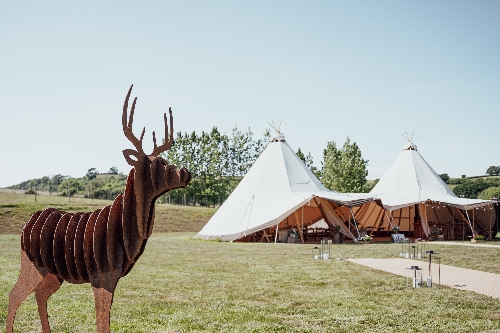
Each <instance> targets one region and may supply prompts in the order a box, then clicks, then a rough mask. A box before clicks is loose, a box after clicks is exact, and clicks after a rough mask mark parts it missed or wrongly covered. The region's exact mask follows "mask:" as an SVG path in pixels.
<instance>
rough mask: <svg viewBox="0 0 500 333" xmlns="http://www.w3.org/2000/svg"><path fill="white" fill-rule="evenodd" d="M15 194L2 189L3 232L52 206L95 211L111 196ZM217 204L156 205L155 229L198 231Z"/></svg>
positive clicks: (13, 230)
mask: <svg viewBox="0 0 500 333" xmlns="http://www.w3.org/2000/svg"><path fill="white" fill-rule="evenodd" d="M36 200H37V201H36V202H35V196H34V195H28V194H14V193H5V192H0V234H12V233H13V234H18V233H20V232H21V229H22V227H23V225H24V224H25V223H26V222H27V221H28V219H29V218H30V216H31V215H32V214H33V213H34V212H36V211H38V210H43V209H45V208H49V207H55V208H58V209H60V210H63V211H66V212H81V211H93V210H95V209H98V208H103V207H104V206H106V205H110V204H111V203H112V202H111V201H110V200H93V201H92V200H91V199H86V198H71V201H70V202H68V198H66V197H60V196H56V195H52V196H49V195H37V196H36ZM215 211H216V209H215V208H205V207H192V206H176V205H167V204H157V205H156V216H155V225H154V231H155V232H178V231H183V232H186V231H189V232H197V231H200V230H201V228H203V226H204V225H205V224H206V223H207V221H208V220H209V219H210V217H212V215H213V214H214V213H215Z"/></svg>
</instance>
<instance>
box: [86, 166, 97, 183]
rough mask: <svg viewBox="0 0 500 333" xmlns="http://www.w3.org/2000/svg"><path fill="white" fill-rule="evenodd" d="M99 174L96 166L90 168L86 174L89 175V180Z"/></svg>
mask: <svg viewBox="0 0 500 333" xmlns="http://www.w3.org/2000/svg"><path fill="white" fill-rule="evenodd" d="M98 174H99V171H97V169H96V168H90V169H89V170H88V171H87V174H86V175H85V177H87V179H88V180H92V179H95V178H96V177H97V175H98Z"/></svg>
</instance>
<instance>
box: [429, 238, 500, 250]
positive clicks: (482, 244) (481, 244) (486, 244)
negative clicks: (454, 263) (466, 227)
mask: <svg viewBox="0 0 500 333" xmlns="http://www.w3.org/2000/svg"><path fill="white" fill-rule="evenodd" d="M427 244H433V245H434V244H436V245H460V246H472V247H494V248H497V249H500V244H499V243H492V242H484V241H483V242H480V241H478V242H476V244H472V243H471V242H470V240H468V241H464V242H460V241H458V242H454V241H446V242H429V243H427Z"/></svg>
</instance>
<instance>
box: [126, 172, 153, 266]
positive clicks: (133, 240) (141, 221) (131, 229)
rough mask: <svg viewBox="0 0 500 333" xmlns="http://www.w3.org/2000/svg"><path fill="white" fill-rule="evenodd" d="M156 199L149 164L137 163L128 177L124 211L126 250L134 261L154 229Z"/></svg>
mask: <svg viewBox="0 0 500 333" xmlns="http://www.w3.org/2000/svg"><path fill="white" fill-rule="evenodd" d="M155 201H156V197H154V194H153V190H152V185H151V174H150V172H149V165H143V164H142V163H141V164H140V165H136V166H135V167H134V168H133V169H132V170H130V173H129V175H128V178H127V185H126V187H125V194H124V196H123V211H122V228H123V238H124V239H123V240H124V246H125V252H126V255H127V257H128V258H129V259H130V260H131V261H132V262H135V260H136V259H137V256H138V255H139V253H140V251H141V247H142V245H143V243H144V241H145V240H147V239H148V238H149V236H151V233H152V231H153V220H154V205H155Z"/></svg>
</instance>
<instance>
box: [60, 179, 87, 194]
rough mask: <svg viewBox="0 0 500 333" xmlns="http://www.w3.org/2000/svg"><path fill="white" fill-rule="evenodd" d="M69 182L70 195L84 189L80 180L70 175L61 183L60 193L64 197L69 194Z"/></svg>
mask: <svg viewBox="0 0 500 333" xmlns="http://www.w3.org/2000/svg"><path fill="white" fill-rule="evenodd" d="M68 183H69V190H70V195H74V194H77V193H78V191H82V190H83V189H84V187H83V185H82V183H81V182H80V181H78V180H77V179H73V178H69V177H68V178H66V179H65V180H63V181H62V183H61V184H59V195H61V196H63V197H65V196H67V195H68Z"/></svg>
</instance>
